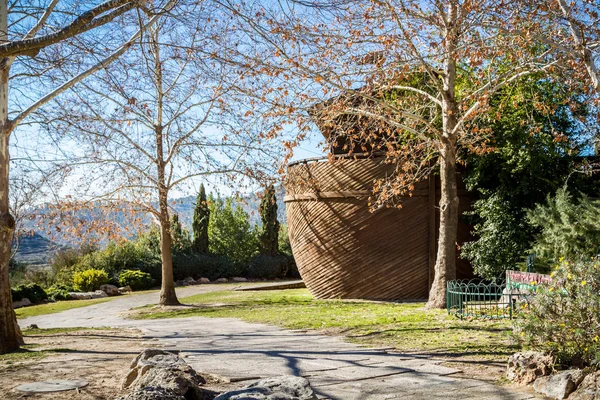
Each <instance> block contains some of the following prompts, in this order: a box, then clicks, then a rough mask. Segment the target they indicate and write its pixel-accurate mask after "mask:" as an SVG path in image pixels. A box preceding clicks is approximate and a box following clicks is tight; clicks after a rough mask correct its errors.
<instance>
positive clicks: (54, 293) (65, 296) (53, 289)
mask: <svg viewBox="0 0 600 400" xmlns="http://www.w3.org/2000/svg"><path fill="white" fill-rule="evenodd" d="M72 291H73V288H72V287H70V286H67V285H63V284H59V283H56V284H54V285H52V286H50V287H49V288H48V289H46V293H47V294H48V297H49V298H51V299H52V300H54V301H58V300H69V299H70V298H71V296H69V292H72Z"/></svg>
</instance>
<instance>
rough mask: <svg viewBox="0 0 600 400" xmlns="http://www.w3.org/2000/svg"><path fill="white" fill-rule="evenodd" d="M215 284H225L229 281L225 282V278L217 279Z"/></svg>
mask: <svg viewBox="0 0 600 400" xmlns="http://www.w3.org/2000/svg"><path fill="white" fill-rule="evenodd" d="M215 282H216V283H227V282H229V281H228V280H227V278H219V279H217V280H216V281H215Z"/></svg>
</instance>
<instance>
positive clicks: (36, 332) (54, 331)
mask: <svg viewBox="0 0 600 400" xmlns="http://www.w3.org/2000/svg"><path fill="white" fill-rule="evenodd" d="M110 329H111V328H85V327H75V328H47V329H43V328H40V329H23V330H22V331H21V332H22V333H23V336H47V335H59V334H61V333H70V332H79V331H103V330H110Z"/></svg>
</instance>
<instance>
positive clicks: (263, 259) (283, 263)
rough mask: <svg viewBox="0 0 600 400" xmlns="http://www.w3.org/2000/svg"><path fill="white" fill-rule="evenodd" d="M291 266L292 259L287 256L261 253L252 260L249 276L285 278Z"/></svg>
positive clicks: (249, 266)
mask: <svg viewBox="0 0 600 400" xmlns="http://www.w3.org/2000/svg"><path fill="white" fill-rule="evenodd" d="M289 268H290V260H289V258H288V257H287V256H285V255H276V256H269V255H265V254H261V255H258V256H256V257H254V258H253V259H252V260H251V261H250V264H249V265H248V276H249V277H250V278H261V279H275V278H285V277H286V275H287V273H288V269H289Z"/></svg>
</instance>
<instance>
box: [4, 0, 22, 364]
mask: <svg viewBox="0 0 600 400" xmlns="http://www.w3.org/2000/svg"><path fill="white" fill-rule="evenodd" d="M2 7H6V2H3V4H2ZM2 12H6V8H4V10H2ZM0 18H4V16H0ZM0 25H4V27H5V26H6V25H5V23H2V24H0ZM0 29H2V27H1V26H0ZM4 29H6V28H4ZM8 61H9V60H7V59H4V60H2V61H1V64H0V354H4V353H7V352H9V351H13V350H16V349H18V348H19V346H20V345H22V344H23V337H22V336H21V331H20V329H19V325H18V324H17V318H16V315H15V312H14V310H13V304H12V296H11V293H10V282H9V277H8V264H9V263H10V255H11V243H12V235H13V232H14V229H15V220H14V218H13V217H12V215H10V209H9V201H8V182H9V181H8V172H9V167H10V154H9V151H8V141H9V138H10V133H11V131H12V123H11V122H10V121H9V120H8V77H9V70H10V66H9V62H8Z"/></svg>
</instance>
